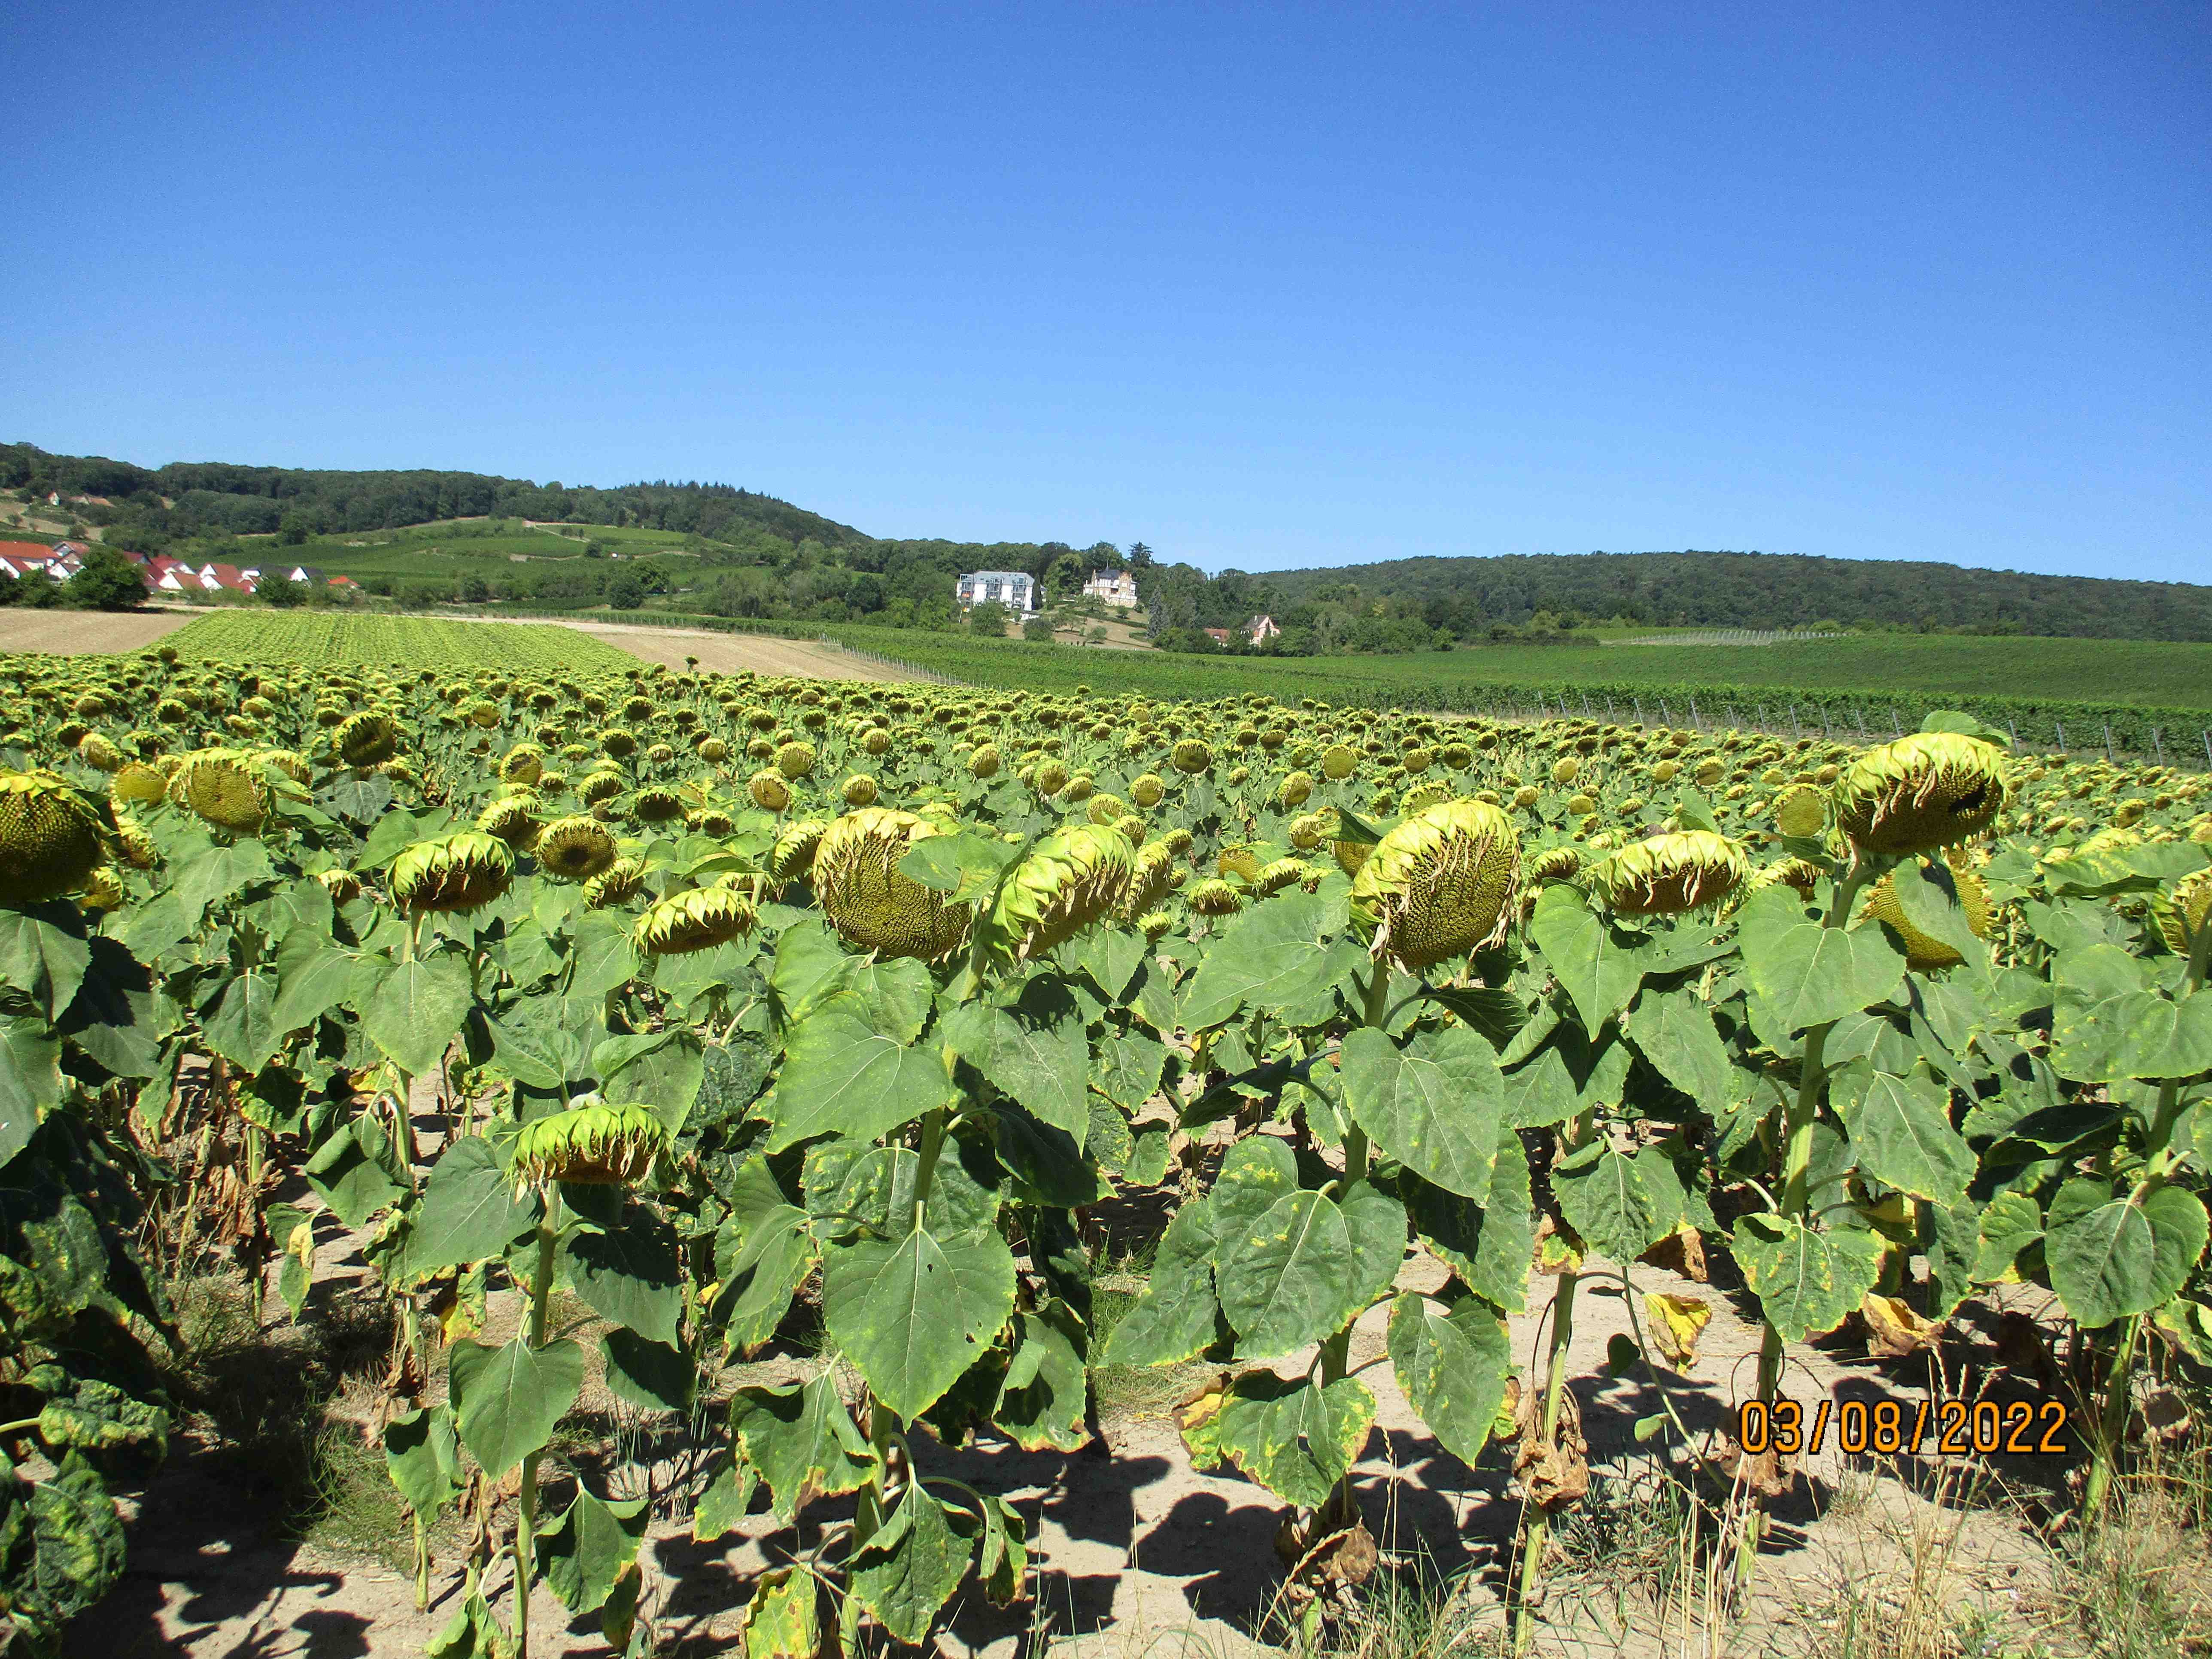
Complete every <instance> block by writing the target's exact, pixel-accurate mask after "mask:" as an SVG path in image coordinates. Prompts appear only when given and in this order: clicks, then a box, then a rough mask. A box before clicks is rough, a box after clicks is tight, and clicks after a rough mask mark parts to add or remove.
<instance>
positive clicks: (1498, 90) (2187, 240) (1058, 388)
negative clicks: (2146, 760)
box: [0, 0, 2212, 580]
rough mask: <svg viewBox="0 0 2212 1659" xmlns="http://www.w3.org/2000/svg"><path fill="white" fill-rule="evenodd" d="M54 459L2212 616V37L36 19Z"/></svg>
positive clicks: (7, 286) (525, 9) (1568, 13)
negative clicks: (2040, 579)
mask: <svg viewBox="0 0 2212 1659" xmlns="http://www.w3.org/2000/svg"><path fill="white" fill-rule="evenodd" d="M0 54H4V57H5V59H6V61H7V62H8V63H9V65H10V80H11V82H13V84H14V87H15V110H16V116H15V121H14V122H13V124H12V139H13V143H12V145H11V151H12V154H11V158H10V159H11V165H10V166H9V167H8V168H7V170H6V173H5V179H6V183H5V185H4V190H0V202H4V204H6V208H7V211H6V213H5V215H4V218H5V225H6V228H5V230H4V231H0V238H4V241H5V255H6V257H5V259H4V263H0V270H4V272H5V275H4V276H0V317H4V318H5V319H6V321H5V325H4V328H0V436H3V437H7V438H11V439H27V440H28V441H32V442H34V443H38V444H40V445H42V446H44V447H46V448H49V449H54V450H60V451H66V452H72V453H81V452H94V453H106V454H111V455H116V456H120V457H123V458H125V459H131V460H134V461H138V462H142V463H147V464H155V463H159V462H161V461H165V460H170V459H222V460H238V461H256V462H268V463H276V464H281V465H298V466H343V467H397V466H443V467H453V468H460V469H466V470H471V471H487V472H500V473H507V474H510V475H514V476H520V477H535V478H538V479H545V478H550V477H559V478H562V479H564V480H567V481H568V482H571V483H622V482H627V481H629V480H631V479H634V478H637V477H702V478H712V479H718V480H722V481H726V482H729V483H741V484H744V485H747V486H750V487H751V488H754V489H766V490H769V491H771V492H772V493H774V494H776V495H782V496H784V497H786V498H787V499H789V500H791V501H797V502H799V504H801V505H803V506H805V507H811V508H814V509H816V510H817V511H820V512H823V513H829V514H830V515H831V516H833V517H836V518H838V519H842V520H846V521H848V522H849V523H852V524H855V525H858V526H860V527H861V528H862V529H864V530H866V531H869V532H873V533H876V534H878V535H912V536H921V535H943V536H951V537H957V538H973V539H978V540H996V539H1002V538H1003V539H1009V540H1012V539H1022V540H1030V539H1035V540H1042V539H1053V538H1056V539H1060V540H1064V541H1069V542H1073V543H1076V544H1086V543H1089V542H1091V541H1094V540H1097V539H1099V538H1105V539H1108V540H1111V541H1115V542H1117V543H1121V544H1127V543H1128V542H1130V541H1132V540H1135V539H1139V538H1141V539H1143V540H1145V541H1146V542H1149V543H1151V544H1152V545H1153V546H1154V547H1155V548H1156V549H1157V550H1158V551H1159V552H1160V554H1161V555H1162V556H1165V557H1170V558H1183V559H1188V560H1191V561H1193V562H1197V563H1200V564H1203V565H1205V566H1206V567H1207V568H1221V567H1222V566H1224V565H1229V564H1237V565H1241V566H1243V567H1244V568H1248V569H1255V570H1256V569H1269V568H1285V567H1290V566H1297V565H1306V564H1317V563H1338V562H1361V561H1365V560H1370V559H1376V558H1389V557H1395V556H1406V555H1411V554H1421V553H1432V554H1456V553H1506V552H1535V551H1565V552H1583V551H1587V550H1591V549H1594V548H1607V549H1644V548H1677V547H1708V548H1715V547H1719V548H1753V547H1756V548H1761V549H1765V550H1770V551H1790V552H1808V553H1823V554H1834V555H1841V556H1887V557H1924V558H1938V559H1949V560H1955V561H1958V562H1964V563H1972V564H1985V565H1997V566H2007V567H2012V568H2023V569H2033V570H2048V571H2072V572H2082V573H2090V574H2112V575H2137V576H2150V577H2163V578H2169V579H2180V580H2212V530H2208V526H2212V512H2208V508H2209V507H2212V488H2208V459H2212V349H2208V347H2209V346H2212V307H2208V303H2207V302H2208V297H2212V296H2208V292H2207V289H2208V273H2212V6H2208V5H2207V4H2205V3H2202V0H2197V3H2186V4H2158V3H2141V0H2127V3H2119V4H2114V3H2110V0H2102V3H2089V4H2080V5H2057V4H2044V3H2035V0H2008V3H2004V4H1995V3H1982V4H1973V5H1967V4H1957V3H1946V0H1937V3H1935V4H1932V5H1931V4H1929V3H1927V0H1912V3H1909V4H1857V3H1855V4H1850V5H1844V6H1822V7H1808V6H1777V5H1773V4H1771V3H1761V4H1757V5H1737V6H1719V5H1715V6H1695V5H1692V6H1690V7H1673V6H1665V5H1661V4H1657V3H1650V4H1640V5H1573V4H1541V5H1536V4H1532V5H1528V6H1525V7H1484V6H1480V5H1472V4H1463V5H1449V6H1447V5H1437V6H1415V5H1400V4H1382V5H1374V4H1369V5H1358V6H1352V5H1346V6H1340V7H1308V6H1293V5H1288V4H1280V5H1279V4H1265V5H1261V4H1252V5H1245V6H1237V7H1214V6H1198V5H1193V4H1168V5H1155V6H1142V7H1139V6H1125V5H1100V4H1091V5H1084V6H1067V7H1055V6H1045V5H1026V6H1020V7H1006V8H1003V9H1001V8H995V7H992V6H987V5H981V4H963V5H960V6H956V7H945V8H942V9H931V8H927V7H921V6H913V5H852V6H848V5H836V4H809V5H805V6H791V5H779V6H767V7H744V6H728V5H702V6H699V7H696V8H694V9H685V8H678V7H666V6H653V5H608V6H605V7H603V8H599V9H580V8H575V7H570V6H565V5H561V4H547V3H532V4H528V5H514V6H496V5H489V6H475V5H469V6H448V5H423V6H420V7H397V6H379V5H374V4H361V5H352V4H348V5H328V4H322V5H313V6H306V5H300V6H293V5H270V4H258V5H257V4H251V3H247V4H240V5H237V6H234V7H221V8H212V9H211V8H209V7H207V6H204V5H191V6H185V5H174V6H111V5H102V4H99V3H96V0H70V3H65V4H64V3H57V0H26V3H21V4H18V5H15V6H11V7H8V8H5V9H0Z"/></svg>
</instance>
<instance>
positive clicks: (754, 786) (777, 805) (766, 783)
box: [745, 767, 791, 812]
mask: <svg viewBox="0 0 2212 1659" xmlns="http://www.w3.org/2000/svg"><path fill="white" fill-rule="evenodd" d="M745 793H746V794H748V795H750V796H751V797H752V803H753V805H756V806H757V807H759V808H760V810H761V811H763V812H781V811H787V810H788V808H789V807H790V805H791V785H790V784H788V783H787V782H786V781H784V776H783V774H782V773H781V772H779V771H777V770H775V769H774V768H773V767H763V768H762V769H760V770H759V771H757V772H756V773H754V774H753V775H752V778H751V780H750V781H749V782H748V783H747V784H746V785H745Z"/></svg>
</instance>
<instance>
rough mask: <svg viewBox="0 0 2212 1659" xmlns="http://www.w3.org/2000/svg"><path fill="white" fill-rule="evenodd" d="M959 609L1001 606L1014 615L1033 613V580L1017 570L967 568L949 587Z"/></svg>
mask: <svg viewBox="0 0 2212 1659" xmlns="http://www.w3.org/2000/svg"><path fill="white" fill-rule="evenodd" d="M953 592H954V594H955V595H956V596H957V598H958V599H959V601H960V608H961V609H962V610H963V611H965V610H967V609H968V608H969V606H971V605H991V604H998V605H1004V606H1006V609H1007V610H1009V611H1012V612H1013V613H1014V615H1015V616H1017V617H1033V616H1035V615H1036V578H1035V577H1033V576H1030V574H1028V573H1026V572H1025V571H1020V570H971V571H969V573H968V574H966V575H964V576H963V577H961V579H960V580H959V581H958V583H957V584H956V585H955V586H954V588H953Z"/></svg>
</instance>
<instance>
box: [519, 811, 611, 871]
mask: <svg viewBox="0 0 2212 1659" xmlns="http://www.w3.org/2000/svg"><path fill="white" fill-rule="evenodd" d="M532 850H533V851H534V852H535V853H536V854H537V856H538V868H539V869H540V870H541V871H543V872H544V873H545V874H547V875H549V876H550V877H552V878H554V879H556V881H589V880H591V879H592V878H593V877H594V876H597V875H599V874H601V873H602V872H605V871H606V870H607V869H608V868H609V867H610V866H612V865H613V863H614V861H615V858H616V856H617V848H616V847H615V838H614V836H611V834H609V833H608V831H607V829H606V826H605V824H602V823H599V821H598V820H597V819H595V818H588V817H566V818H556V819H554V820H553V822H552V823H549V824H547V825H546V826H545V827H544V829H541V830H539V831H538V844H537V846H536V847H535V848H533V849H532Z"/></svg>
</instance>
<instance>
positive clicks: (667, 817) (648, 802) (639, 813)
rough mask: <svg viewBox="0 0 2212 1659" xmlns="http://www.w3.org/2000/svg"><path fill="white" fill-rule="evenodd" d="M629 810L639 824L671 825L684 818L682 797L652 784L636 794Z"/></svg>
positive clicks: (671, 790) (670, 790)
mask: <svg viewBox="0 0 2212 1659" xmlns="http://www.w3.org/2000/svg"><path fill="white" fill-rule="evenodd" d="M629 810H630V816H631V817H635V819H636V820H637V821H638V822H639V823H674V822H675V821H676V820H677V819H678V818H680V817H683V816H684V797H683V796H681V795H679V794H678V793H676V792H675V791H674V790H673V789H664V788H662V787H660V786H659V785H658V784H652V785H648V786H647V787H645V788H643V789H641V790H639V791H638V792H637V794H636V796H635V798H634V799H632V800H631V802H630V808H629Z"/></svg>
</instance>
